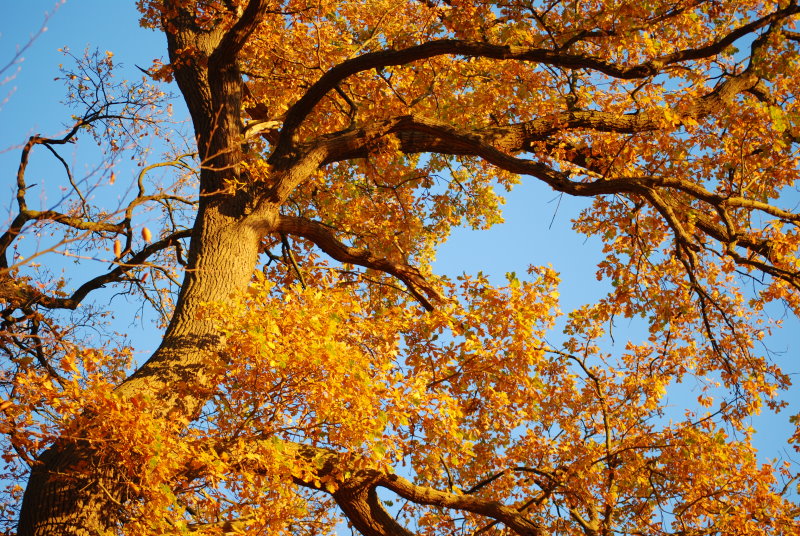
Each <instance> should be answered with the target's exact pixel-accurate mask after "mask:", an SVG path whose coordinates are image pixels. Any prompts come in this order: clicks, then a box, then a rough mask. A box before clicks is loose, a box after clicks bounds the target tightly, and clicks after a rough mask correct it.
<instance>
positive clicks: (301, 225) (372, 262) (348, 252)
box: [275, 215, 444, 311]
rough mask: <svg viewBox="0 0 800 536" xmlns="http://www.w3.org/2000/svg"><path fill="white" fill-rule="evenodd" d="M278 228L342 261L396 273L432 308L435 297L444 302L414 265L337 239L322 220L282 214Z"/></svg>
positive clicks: (427, 306)
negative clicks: (390, 258)
mask: <svg viewBox="0 0 800 536" xmlns="http://www.w3.org/2000/svg"><path fill="white" fill-rule="evenodd" d="M275 231H276V232H279V233H286V234H291V235H295V236H301V237H303V238H306V239H308V240H310V241H312V242H313V243H314V244H316V245H317V246H318V247H319V248H320V249H321V250H322V251H324V252H325V253H327V254H328V255H330V256H331V257H333V258H334V259H336V260H337V261H339V262H345V263H349V264H357V265H359V266H364V267H365V268H372V269H374V270H379V271H381V272H385V273H387V274H391V275H393V276H395V277H396V278H398V279H399V280H401V281H402V282H403V283H405V284H406V287H408V291H409V292H410V293H411V294H412V295H413V296H414V297H415V298H416V299H417V301H419V302H420V304H422V306H423V307H424V308H425V309H427V310H429V311H430V310H433V305H432V304H431V300H435V301H444V297H443V296H442V295H441V294H440V293H439V291H438V290H436V289H435V288H434V287H433V286H431V285H430V284H429V283H428V282H427V281H426V280H425V277H424V276H423V275H422V274H421V273H420V271H419V270H417V269H416V268H414V267H413V266H409V265H408V264H404V263H398V262H393V261H390V260H389V259H383V258H380V257H376V256H374V255H373V254H372V253H370V252H369V251H368V250H366V249H358V248H354V247H350V246H346V245H344V244H343V243H342V242H340V241H339V240H338V239H337V238H336V235H335V234H334V232H333V231H332V230H331V229H329V228H328V227H325V226H324V225H322V224H321V223H319V222H315V221H312V220H308V219H306V218H300V217H297V216H283V215H281V216H278V221H277V223H276V228H275ZM423 293H424V294H423ZM426 296H427V297H426Z"/></svg>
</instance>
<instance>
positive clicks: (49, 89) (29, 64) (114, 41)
mask: <svg viewBox="0 0 800 536" xmlns="http://www.w3.org/2000/svg"><path fill="white" fill-rule="evenodd" d="M55 6H56V2H55V1H54V0H26V1H16V2H10V1H7V2H6V5H5V6H4V9H3V11H2V19H0V65H5V64H6V62H7V61H9V60H10V59H11V58H12V57H13V55H14V51H15V48H16V47H18V46H21V45H24V44H25V43H26V42H27V41H28V40H29V38H30V37H31V36H32V35H33V34H36V32H37V31H38V30H39V28H40V26H41V25H42V22H43V17H44V13H45V12H47V11H49V12H53V11H54V8H55ZM64 46H68V47H69V48H70V49H72V50H73V51H74V52H75V53H76V54H80V53H81V52H82V50H83V49H84V48H86V47H87V46H88V47H92V48H94V47H97V48H99V49H100V50H102V51H105V50H109V51H112V52H113V53H114V57H115V60H116V61H117V62H118V63H121V64H124V66H125V70H124V72H127V73H128V76H131V77H138V76H139V75H140V73H139V71H138V70H137V69H136V68H135V67H134V65H135V64H138V65H141V66H143V67H147V66H149V65H150V63H151V62H152V60H153V59H154V58H161V57H164V56H165V55H166V53H165V51H166V45H165V39H164V37H163V35H161V34H159V33H156V32H151V31H147V30H143V29H141V28H139V25H138V15H137V12H136V9H135V2H134V1H133V0H69V1H67V2H65V3H64V4H63V5H60V6H59V7H58V9H57V10H55V12H54V13H53V14H52V16H51V18H50V19H49V20H48V22H47V31H46V32H44V33H43V34H42V35H40V36H39V37H38V38H37V39H36V40H35V42H34V43H33V45H32V46H31V48H30V49H29V50H27V51H25V52H24V54H23V57H24V61H22V62H21V63H20V64H19V68H20V70H19V72H17V73H16V75H15V78H14V79H13V80H10V81H8V82H7V83H6V84H4V85H3V86H0V102H2V109H0V125H2V126H0V148H2V149H4V150H3V152H2V153H0V172H1V173H2V175H0V177H1V178H0V219H2V220H3V221H5V220H6V218H7V214H8V212H7V210H6V209H7V207H8V206H9V205H10V202H11V199H12V195H13V189H12V188H13V179H14V173H15V172H16V166H17V165H18V162H19V151H18V150H13V149H11V150H7V149H5V148H10V147H13V146H17V145H19V144H21V143H23V142H24V140H25V138H26V137H27V136H28V135H30V134H33V133H42V134H44V135H52V134H56V133H58V132H60V131H61V130H63V126H64V124H66V123H67V122H68V121H69V112H68V111H67V110H65V109H64V107H63V106H62V105H61V104H60V101H61V100H62V98H63V95H64V88H63V86H62V84H61V83H60V82H58V81H54V80H53V79H54V77H56V76H57V75H58V73H57V68H58V64H59V63H62V62H64V57H63V55H62V54H61V53H59V52H58V49H59V48H61V47H64ZM15 70H16V68H15V67H12V68H11V69H10V71H7V72H6V73H5V75H6V76H7V75H9V74H14V72H15ZM176 93H177V92H176ZM176 104H177V105H176V116H177V117H179V118H180V117H185V112H184V111H183V108H182V106H181V103H180V102H178V103H176ZM66 156H67V160H68V161H72V162H74V164H75V165H76V166H77V167H78V168H80V166H83V165H85V164H84V163H83V161H82V160H81V158H82V157H83V153H74V154H67V155H66ZM79 157H80V158H79ZM39 158H42V157H41V155H40V156H39ZM90 158H91V157H90ZM43 162H44V159H43ZM53 164H54V162H52V161H48V162H47V163H42V164H39V163H37V165H41V166H42V167H40V168H36V169H37V170H38V173H40V174H41V178H42V180H47V179H46V177H47V176H48V174H51V173H52V174H56V173H59V175H58V180H61V177H62V175H61V174H60V173H61V172H60V170H59V169H58V168H56V167H53ZM48 166H49V167H48ZM42 203H43V204H46V203H47V200H46V199H45V200H43V201H42ZM585 203H586V201H585V200H575V199H570V198H563V199H560V200H559V199H558V198H557V197H556V195H555V194H554V193H553V192H552V191H550V190H549V189H548V188H546V187H543V186H541V185H539V184H536V183H535V182H534V181H530V180H528V181H525V182H524V184H523V185H522V186H520V187H518V188H517V189H516V190H515V191H514V192H513V193H512V195H511V196H510V198H509V202H508V205H507V207H506V210H505V216H506V220H507V223H506V224H504V225H500V226H497V227H496V228H494V229H492V230H490V231H481V232H477V231H476V232H473V231H460V232H458V233H456V235H455V236H454V237H453V238H452V240H451V241H450V242H449V243H448V244H447V245H446V246H445V247H443V248H442V250H441V253H440V256H439V261H438V262H437V265H436V270H437V271H438V272H439V273H445V274H450V275H455V274H458V273H461V272H468V273H475V272H477V271H479V270H482V271H484V272H485V273H489V274H492V275H493V277H495V278H496V281H501V280H502V276H503V274H505V273H506V272H510V271H516V272H517V273H519V274H522V273H524V272H525V270H526V268H527V267H528V265H530V264H546V263H552V265H553V266H554V268H556V269H557V270H559V271H560V272H561V273H562V280H563V286H562V295H563V301H562V309H564V310H569V309H571V308H572V307H574V306H576V305H579V304H581V303H585V302H589V301H592V300H593V299H596V298H598V297H600V296H601V295H602V294H603V293H604V285H603V283H600V282H598V281H597V280H596V278H595V275H594V274H595V270H596V268H595V261H596V259H598V258H599V251H600V248H599V245H598V243H597V242H596V241H593V240H588V241H587V240H586V239H585V237H583V236H579V235H577V234H576V233H574V232H572V231H571V230H570V228H569V227H570V224H569V222H570V219H571V218H573V217H575V216H576V215H577V213H578V211H579V210H580V208H581V207H582V206H584V205H585ZM551 222H552V227H551ZM115 303H118V304H120V305H119V306H117V309H118V312H117V314H118V322H119V323H120V326H122V327H121V328H120V329H128V330H130V333H131V336H132V337H133V339H134V342H135V343H136V345H137V346H138V348H139V350H140V351H141V352H142V353H146V352H148V351H149V350H150V349H152V347H153V344H154V339H155V338H153V337H148V336H147V335H146V333H147V331H148V330H150V329H151V328H148V327H146V329H145V330H142V329H141V327H136V326H137V325H136V324H134V325H133V326H132V325H131V324H132V322H133V318H134V315H135V308H134V307H133V306H130V307H129V306H127V305H126V303H125V302H124V300H119V301H118V302H115ZM126 307H128V309H129V310H126ZM787 324H788V325H789V327H788V329H785V330H782V332H781V333H778V334H777V335H776V336H775V337H773V338H772V339H771V340H770V341H769V342H768V344H769V346H770V348H771V349H772V350H774V351H776V352H779V353H780V352H782V353H783V358H782V362H783V363H785V364H786V368H787V371H789V372H796V371H799V370H800V356H798V355H797V354H798V352H799V351H800V340H798V336H797V333H798V332H800V331H798V328H800V324H798V322H797V321H796V320H792V319H789V320H788V321H787ZM636 331H637V330H631V331H630V333H626V326H625V325H620V326H617V327H616V328H615V337H616V339H617V341H618V342H617V344H620V345H621V346H623V347H624V340H625V339H626V338H627V337H636V336H637V334H636ZM620 341H621V342H620ZM796 378H797V382H796V383H798V384H800V377H796ZM789 398H790V400H791V406H790V407H789V409H788V410H787V411H785V412H784V413H782V414H781V415H778V416H775V415H772V414H765V415H762V416H760V417H758V418H757V419H756V420H755V421H754V426H755V427H756V429H758V430H759V433H758V436H757V445H758V446H759V447H760V448H761V450H762V456H764V457H765V458H774V457H776V456H782V457H787V456H789V457H790V456H791V450H790V449H789V448H788V447H787V445H786V441H785V439H786V437H788V435H789V433H790V427H789V425H788V424H787V422H786V421H787V419H788V415H789V414H792V413H797V412H798V411H800V389H799V388H798V387H795V388H793V389H792V391H791V393H790V396H789Z"/></svg>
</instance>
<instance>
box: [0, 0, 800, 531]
mask: <svg viewBox="0 0 800 536" xmlns="http://www.w3.org/2000/svg"><path fill="white" fill-rule="evenodd" d="M137 4H138V5H139V8H140V10H141V13H142V18H141V24H143V25H144V26H146V27H149V28H152V29H154V30H155V31H160V32H163V34H164V35H165V37H166V42H167V51H168V61H166V62H164V63H163V64H161V63H157V64H155V65H152V66H151V67H150V69H149V71H148V73H147V76H145V77H144V78H143V79H142V80H141V81H139V82H126V81H119V80H118V79H116V78H114V77H113V68H114V60H113V56H111V55H110V54H102V53H97V54H89V55H87V56H85V57H83V58H76V60H77V63H76V64H75V66H74V67H69V66H68V67H65V70H64V72H63V73H62V74H61V75H60V78H61V79H63V80H64V82H65V84H67V86H68V89H69V95H70V100H71V102H72V104H73V105H74V106H75V107H76V108H75V110H76V111H75V115H74V117H73V123H72V125H71V127H70V128H69V129H68V130H67V131H66V132H65V133H62V134H58V135H53V137H46V136H44V135H36V136H32V137H30V138H29V139H28V141H27V143H26V144H25V145H24V147H22V148H21V155H20V156H21V159H20V165H19V171H18V173H17V175H16V178H15V183H14V185H13V188H14V200H13V206H12V208H11V214H10V217H9V219H8V223H7V224H6V225H5V227H4V228H3V229H2V234H0V253H2V255H1V256H0V263H2V265H1V266H0V308H2V327H1V328H0V349H1V350H2V353H3V357H4V361H3V364H2V367H3V368H2V378H1V379H0V381H2V386H3V389H4V391H5V395H4V398H3V401H2V403H0V413H1V414H0V429H1V430H2V432H3V434H4V438H3V443H2V446H3V449H4V454H3V457H4V460H5V462H6V465H5V469H4V473H3V475H4V478H5V479H6V480H5V482H6V483H8V488H7V490H6V494H5V495H4V504H3V508H4V513H5V516H6V517H9V516H16V515H17V512H18V515H19V521H18V526H17V529H16V531H17V534H19V535H37V536H38V535H47V534H59V535H63V534H117V533H119V534H132V535H133V534H172V533H176V534H177V533H192V534H223V533H230V532H238V531H241V532H246V533H248V534H262V533H270V534H294V535H300V534H318V533H331V532H333V531H335V530H337V529H336V527H337V523H340V522H341V521H340V518H343V519H344V521H346V522H347V523H348V524H349V525H350V526H351V527H353V528H354V529H355V530H356V531H358V532H359V533H361V534H363V535H364V536H407V535H411V534H420V535H422V534H463V535H467V534H472V535H478V534H494V533H497V534H500V533H502V534H510V533H515V534H519V535H522V536H534V535H536V536H538V535H542V536H544V535H549V534H585V535H586V536H591V535H598V534H637V535H660V534H680V535H695V534H697V535H700V534H748V535H749V534H789V533H792V532H793V531H796V530H797V526H798V523H800V506H799V505H798V502H797V495H796V487H795V486H796V484H795V479H796V476H797V468H796V467H795V466H792V465H791V464H779V463H773V464H770V463H763V461H760V460H759V459H758V457H757V455H756V451H755V449H754V447H753V446H752V442H751V440H752V435H753V430H752V429H751V428H750V425H749V422H750V421H749V419H750V417H751V416H752V415H754V414H755V413H757V412H758V411H760V410H761V408H762V407H763V406H767V407H768V408H769V409H772V410H778V409H780V408H781V407H782V406H783V401H782V398H781V393H782V391H783V390H784V389H786V388H788V386H789V384H790V382H789V378H788V376H787V375H786V374H785V373H784V372H783V371H782V370H781V369H780V368H779V367H777V366H776V365H775V364H774V363H772V362H771V361H770V359H769V355H768V353H767V352H766V351H765V350H764V348H763V346H762V345H761V343H760V341H761V340H762V339H763V338H764V336H765V333H767V332H768V331H769V330H770V329H771V327H773V325H774V322H773V321H772V319H771V318H770V317H769V315H767V314H766V313H765V308H766V307H768V306H769V305H770V304H772V303H777V304H783V305H784V306H785V307H786V308H787V309H788V310H789V311H790V312H791V314H794V315H798V314H800V258H799V257H800V256H799V255H798V247H800V234H799V233H798V231H799V229H798V224H799V223H800V211H798V208H797V207H798V205H797V195H796V194H797V186H798V169H800V168H799V166H798V164H799V162H798V147H799V146H800V110H799V109H798V100H797V92H798V80H800V33H798V32H797V31H796V29H795V25H796V23H797V21H798V20H800V5H798V4H797V2H796V1H795V0H780V1H775V2H762V1H756V0H739V1H737V2H722V1H717V0H636V1H631V0H603V1H592V0H582V1H577V0H541V1H531V0H508V1H504V2H482V1H475V0H472V1H470V0H463V1H462V0H427V1H420V0H359V1H350V0H337V1H331V0H315V1H314V2H309V1H307V0H139V1H138V2H137ZM122 22H127V21H121V23H122ZM171 79H174V80H175V81H176V82H177V86H178V88H179V90H180V93H181V95H182V97H183V99H184V101H185V103H186V106H187V108H188V110H189V113H190V116H191V122H192V127H193V134H194V138H193V140H192V141H191V147H190V149H189V150H186V151H182V150H178V149H176V150H175V152H174V153H173V154H170V155H168V156H167V157H166V158H165V159H163V160H152V156H148V155H146V154H143V153H136V151H137V150H138V148H140V147H141V143H142V142H141V140H142V139H143V137H144V138H146V137H152V136H160V135H161V134H160V130H159V129H160V128H161V123H160V121H161V116H160V114H161V113H162V112H164V111H165V107H166V104H165V102H164V100H163V93H162V90H161V89H159V84H158V81H159V80H171ZM79 135H80V136H81V137H88V136H94V137H95V139H96V140H98V142H100V143H101V144H103V146H104V147H105V150H106V154H107V158H108V160H107V164H108V166H107V167H106V168H104V169H103V170H101V176H102V177H103V181H102V183H100V182H98V183H97V184H94V185H93V186H92V192H91V195H90V193H89V192H87V190H86V189H87V185H86V184H84V183H80V182H78V181H76V180H74V177H73V174H72V172H71V167H70V165H68V163H67V161H66V159H64V158H63V156H62V153H61V149H62V146H63V145H64V144H67V143H72V142H74V141H75V140H76V139H77V137H78V136H79ZM130 151H134V154H135V155H138V156H137V157H141V158H151V160H149V161H148V163H147V165H145V166H144V167H142V169H141V172H140V173H139V174H138V175H136V176H134V177H132V179H130V180H126V179H125V178H123V177H122V176H121V175H122V174H121V173H120V174H117V171H116V170H117V168H116V167H115V166H116V165H117V162H118V158H117V155H120V154H129V153H130ZM39 155H42V156H47V155H49V156H55V158H56V159H58V161H59V162H60V163H61V164H63V168H64V171H65V173H64V178H63V180H61V179H59V178H58V177H47V178H46V181H59V180H61V182H60V183H59V185H60V186H63V188H64V189H63V192H64V193H63V199H62V201H61V202H60V203H59V204H58V205H57V206H54V207H51V208H48V209H42V210H39V209H35V208H32V207H33V206H34V203H33V202H32V200H31V199H30V197H31V194H30V192H31V179H30V178H29V177H28V175H27V174H26V172H27V170H28V164H29V162H30V159H31V158H35V157H38V156H39ZM156 169H158V170H164V169H167V170H168V173H166V174H162V175H161V176H162V177H167V179H168V180H162V181H160V182H159V181H156V180H154V179H152V177H153V176H154V173H153V172H154V171H155V170H156ZM520 181H540V182H542V183H544V184H546V185H547V186H548V187H549V188H551V189H552V190H553V191H555V192H557V193H559V194H563V195H565V196H576V197H583V198H587V200H589V203H588V204H587V207H588V208H586V209H585V210H584V211H583V212H581V213H580V214H576V215H575V219H574V229H575V231H576V232H578V233H584V234H587V235H591V236H595V237H597V238H599V239H600V240H602V242H603V258H602V259H600V262H599V265H598V267H597V276H598V278H600V279H603V280H605V281H607V282H608V283H610V284H609V289H610V290H609V292H608V294H607V295H606V296H605V297H603V298H602V299H600V300H599V301H597V302H596V303H590V304H587V305H585V306H583V307H580V308H577V309H576V310H573V311H569V312H568V313H567V314H566V315H562V313H561V312H560V311H559V299H558V298H559V276H558V274H557V273H556V272H555V271H554V270H553V269H552V268H550V267H546V266H545V267H540V266H532V267H531V268H530V270H529V273H528V274H527V275H526V276H524V277H518V276H516V275H514V274H509V276H508V281H507V283H506V284H503V285H496V284H493V283H492V282H491V281H490V280H489V279H488V278H487V277H486V276H484V275H481V274H472V275H468V274H465V275H463V276H461V277H459V278H457V279H447V278H444V277H440V276H437V275H436V274H435V273H433V270H432V269H431V263H432V261H433V259H434V256H435V254H436V251H437V248H438V247H439V246H440V245H441V244H443V243H444V242H445V241H446V240H447V238H448V236H449V235H450V233H451V232H453V230H454V229H455V228H457V227H459V226H462V225H470V226H472V227H475V228H486V227H489V226H491V225H493V224H495V223H497V222H499V221H500V220H501V210H500V206H501V204H502V198H503V195H511V196H513V195H514V192H513V188H512V187H513V186H514V185H515V184H516V183H518V182H520ZM51 184H52V182H51ZM113 188H122V190H123V191H125V192H128V194H127V197H126V196H125V195H118V196H117V197H114V196H113V195H101V194H100V193H99V192H101V191H103V190H104V189H110V190H112V191H113ZM504 190H505V191H506V192H508V193H507V194H506V193H504ZM109 199H114V200H115V201H114V202H110V201H109ZM120 199H121V200H122V201H121V202H120V201H118V200H120ZM120 203H121V204H120ZM145 221H146V222H148V224H147V226H146V227H143V222H145ZM40 236H47V237H50V238H51V240H55V242H54V243H56V244H57V245H56V246H54V247H52V248H49V247H48V248H44V249H41V250H39V251H34V253H33V254H31V253H29V252H28V253H23V252H27V251H29V249H30V247H31V246H30V245H29V244H31V241H33V242H34V243H35V242H36V237H40ZM48 243H50V242H48ZM26 248H28V249H26ZM59 254H61V255H64V254H70V255H72V256H73V257H74V258H75V260H76V262H78V263H79V264H80V266H81V272H82V273H83V274H85V279H83V280H81V279H79V278H77V277H75V276H73V277H72V278H69V279H66V278H64V277H61V276H59V275H58V274H55V273H52V272H49V271H47V270H46V269H45V268H44V266H46V262H47V261H46V260H45V259H47V258H48V256H55V255H59ZM23 256H24V258H23ZM98 261H99V262H98ZM181 277H182V280H181V279H180V278H181ZM567 284H579V282H567ZM111 286H113V288H115V289H118V292H120V293H127V294H128V295H129V296H130V297H132V299H133V298H135V299H138V300H141V302H142V303H143V304H150V305H151V306H152V307H153V309H154V310H155V311H156V312H157V314H159V315H161V317H162V318H163V333H162V334H161V335H160V337H161V341H160V344H159V346H158V348H157V350H156V351H155V352H154V353H153V354H152V356H151V357H150V358H149V359H147V360H146V362H143V363H141V364H134V363H133V361H132V359H131V349H130V348H127V347H125V346H124V345H115V344H105V345H103V344H101V343H96V344H95V343H93V342H91V338H87V337H86V335H85V334H86V330H85V329H82V328H86V327H91V326H93V325H95V324H96V323H98V322H101V321H102V315H103V314H104V312H105V311H104V309H103V307H102V304H100V303H97V302H96V301H95V302H93V301H92V296H93V295H95V293H96V291H97V290H98V289H100V288H103V287H111ZM628 319H638V320H637V322H641V323H643V325H645V326H646V328H647V331H646V334H645V336H644V337H643V339H642V340H640V341H639V340H631V341H630V342H628V343H627V344H619V341H618V340H617V341H616V344H612V337H613V336H614V334H613V333H612V332H611V330H612V328H613V326H614V325H615V322H617V323H619V322H628V321H629V320H628ZM556 326H558V328H557V329H558V330H559V331H561V332H562V334H561V335H560V336H554V335H553V331H554V330H556ZM616 337H617V339H618V338H619V337H620V335H619V333H617V334H616ZM550 341H558V342H550ZM689 381H691V383H692V384H693V385H696V386H697V389H698V390H697V391H695V392H694V394H692V395H691V396H692V397H696V399H697V400H696V404H695V403H692V404H688V405H687V407H686V408H685V411H684V410H682V409H678V410H677V411H675V410H668V409H665V405H666V404H667V393H668V391H670V390H672V389H678V388H680V384H681V383H682V382H689ZM795 439H799V440H800V437H799V436H798V434H796V435H795ZM23 486H24V494H23ZM7 530H10V531H13V529H11V528H10V527H9V528H8V529H7Z"/></svg>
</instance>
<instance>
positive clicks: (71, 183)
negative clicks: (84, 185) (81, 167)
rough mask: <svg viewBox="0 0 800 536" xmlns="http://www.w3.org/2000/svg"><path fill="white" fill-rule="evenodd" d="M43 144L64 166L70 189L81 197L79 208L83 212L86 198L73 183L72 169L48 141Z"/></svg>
mask: <svg viewBox="0 0 800 536" xmlns="http://www.w3.org/2000/svg"><path fill="white" fill-rule="evenodd" d="M44 146H45V147H47V149H48V150H49V151H50V152H51V153H53V156H55V157H56V158H57V159H58V161H59V162H61V165H62V166H64V170H65V171H66V172H67V179H68V180H69V183H70V185H71V186H72V189H73V190H75V193H76V194H78V197H80V198H81V208H82V209H83V211H84V213H85V211H86V198H85V197H83V194H82V193H81V191H80V189H78V185H77V184H75V179H74V178H73V177H72V170H70V169H69V165H68V164H67V162H66V160H64V159H63V158H62V157H61V155H60V154H58V152H57V151H56V150H55V149H54V148H53V146H52V145H50V144H49V143H45V144H44Z"/></svg>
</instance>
